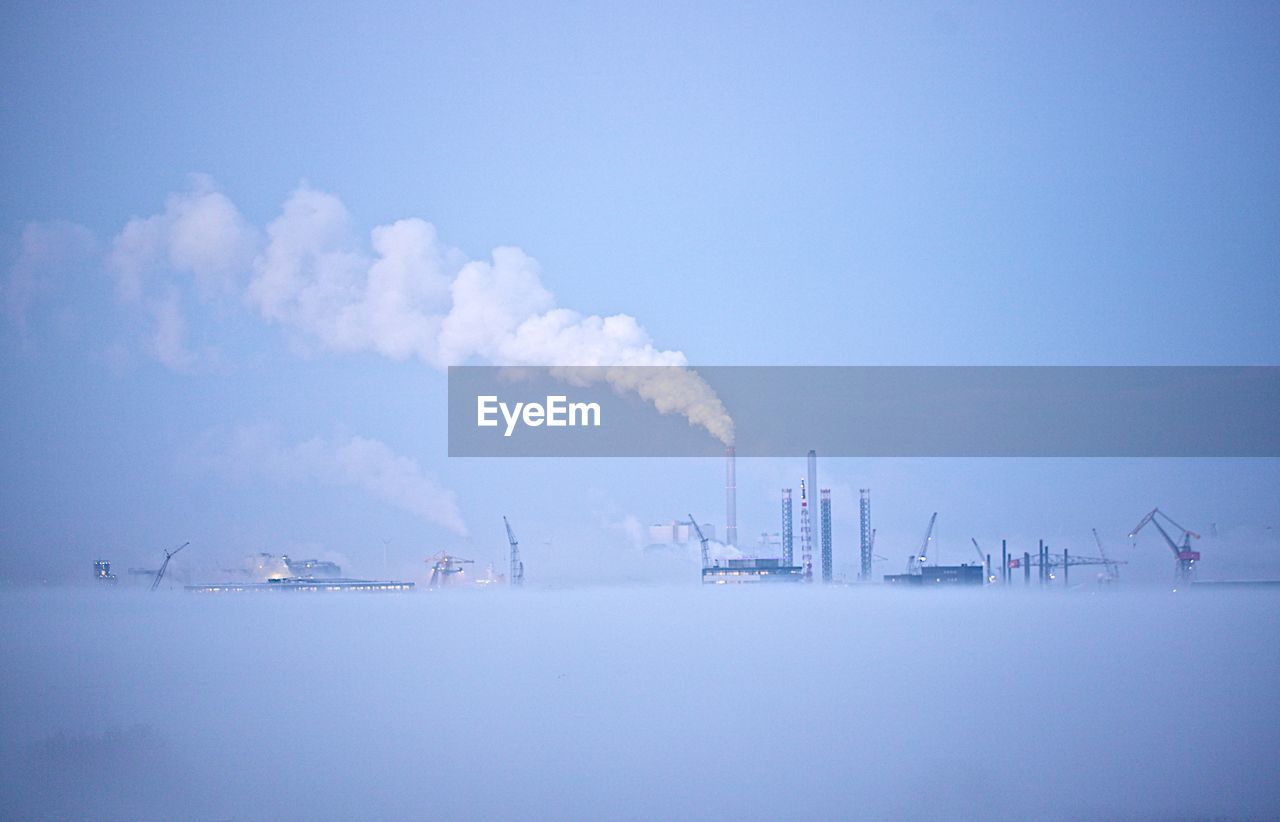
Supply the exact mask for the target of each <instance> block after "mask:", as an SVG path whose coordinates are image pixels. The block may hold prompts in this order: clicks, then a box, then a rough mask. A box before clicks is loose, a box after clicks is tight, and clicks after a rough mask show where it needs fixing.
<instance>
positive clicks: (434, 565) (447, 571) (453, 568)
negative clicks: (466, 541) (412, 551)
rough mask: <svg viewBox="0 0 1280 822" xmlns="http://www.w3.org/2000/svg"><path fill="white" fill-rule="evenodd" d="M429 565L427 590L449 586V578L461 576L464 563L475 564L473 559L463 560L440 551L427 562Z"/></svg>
mask: <svg viewBox="0 0 1280 822" xmlns="http://www.w3.org/2000/svg"><path fill="white" fill-rule="evenodd" d="M427 562H429V563H431V579H430V580H429V581H428V582H427V588H428V589H431V588H443V587H444V586H446V585H448V584H449V578H450V577H453V576H457V575H458V574H461V573H462V571H463V568H462V566H463V565H464V564H466V563H473V564H474V563H475V560H474V559H463V558H462V557H455V556H453V555H452V554H450V553H448V552H447V551H441V552H440V553H438V554H436V555H435V556H434V557H432V558H431V559H429V560H427Z"/></svg>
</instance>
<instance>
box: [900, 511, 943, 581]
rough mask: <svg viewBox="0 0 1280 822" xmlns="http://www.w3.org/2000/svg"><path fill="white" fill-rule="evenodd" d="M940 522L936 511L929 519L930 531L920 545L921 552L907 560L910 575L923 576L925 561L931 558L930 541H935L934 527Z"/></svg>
mask: <svg viewBox="0 0 1280 822" xmlns="http://www.w3.org/2000/svg"><path fill="white" fill-rule="evenodd" d="M937 521H938V512H937V511H934V512H933V516H931V517H929V530H927V531H925V532H924V542H922V543H920V550H919V551H917V552H915V553H914V554H912V555H911V558H910V559H908V560H907V573H908V574H923V573H924V563H925V560H927V559H928V558H929V540H931V539H933V525H934V523H936V522H937Z"/></svg>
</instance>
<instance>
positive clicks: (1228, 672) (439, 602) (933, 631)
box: [0, 587, 1280, 819]
mask: <svg viewBox="0 0 1280 822" xmlns="http://www.w3.org/2000/svg"><path fill="white" fill-rule="evenodd" d="M1277 604H1280V598H1278V597H1277V595H1276V593H1275V592H1272V591H1265V590H1263V591H1240V592H1234V591H1195V592H1191V593H1189V594H1186V595H1183V594H1179V595H1172V594H1168V593H1164V592H1154V591H1146V592H1138V591H1123V590H1122V591H1115V592H1103V593H1084V592H1078V591H1077V592H1070V593H1061V592H1055V593H1044V592H1040V591H1032V592H1028V591H1017V590H1013V591H1007V592H992V591H956V592H945V591H937V592H934V591H889V590H883V589H880V588H870V589H869V588H830V589H818V588H807V589H778V588H773V589H748V590H700V589H697V588H692V587H690V588H647V589H630V588H610V589H605V588H601V589H576V590H560V591H537V590H529V591H522V592H510V591H492V592H474V591H457V592H447V593H439V592H437V593H429V592H426V591H424V590H419V591H416V592H414V593H412V594H405V595H359V594H337V595H311V596H308V595H279V594H266V595H239V596H235V595H232V596H216V595H215V596H201V595H189V594H184V593H178V592H173V593H165V592H160V593H157V594H155V595H147V594H145V593H143V592H137V591H125V590H113V591H105V590H104V591H71V590H65V591H32V592H6V593H3V594H0V618H2V619H3V623H4V625H5V629H4V631H3V632H2V634H0V653H2V654H3V658H4V659H5V669H6V675H5V677H4V678H3V682H2V684H0V697H2V698H3V717H4V719H3V721H2V728H0V730H2V733H0V756H2V761H0V766H2V767H0V774H2V776H0V780H2V781H0V816H3V817H6V818H94V819H281V818H283V819H353V818H365V819H378V818H448V819H493V818H503V819H546V818H560V819H587V818H591V819H601V818H607V819H655V818H703V819H779V818H833V817H855V818H856V817H861V818H898V819H939V818H955V819H964V818H970V819H976V818H982V819H1028V818H1037V819H1080V818H1110V819H1168V818H1196V817H1227V818H1274V817H1275V816H1277V814H1280V787H1278V786H1277V783H1276V780H1275V778H1274V777H1275V758H1276V755H1277V753H1280V722H1277V708H1276V701H1275V698H1276V695H1277V694H1278V693H1280V648H1278V646H1277V644H1276V642H1275V639H1274V637H1275V630H1276V628H1277V627H1278V626H1277V623H1278V622H1280V620H1278V619H1277V613H1278V609H1277Z"/></svg>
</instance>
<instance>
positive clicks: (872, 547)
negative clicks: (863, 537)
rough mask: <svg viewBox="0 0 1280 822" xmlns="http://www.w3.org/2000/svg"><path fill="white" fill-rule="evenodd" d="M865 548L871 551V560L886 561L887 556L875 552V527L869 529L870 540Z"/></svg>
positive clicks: (887, 559)
mask: <svg viewBox="0 0 1280 822" xmlns="http://www.w3.org/2000/svg"><path fill="white" fill-rule="evenodd" d="M867 549H868V550H870V551H871V561H872V562H888V561H889V558H888V557H882V556H880V555H879V554H877V553H876V529H874V528H872V529H871V540H870V541H869V542H868V543H867Z"/></svg>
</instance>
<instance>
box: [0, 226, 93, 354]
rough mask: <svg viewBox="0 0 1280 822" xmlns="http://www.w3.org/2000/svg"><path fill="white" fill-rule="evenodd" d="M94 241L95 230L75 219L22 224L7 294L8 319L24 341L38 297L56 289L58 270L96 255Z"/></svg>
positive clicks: (62, 272)
mask: <svg viewBox="0 0 1280 822" xmlns="http://www.w3.org/2000/svg"><path fill="white" fill-rule="evenodd" d="M94 245H95V243H94V239H93V233H92V232H90V231H89V229H87V228H85V227H84V226H82V225H77V224H75V223H69V222H48V223H27V224H26V225H24V226H23V227H22V237H21V238H20V240H19V245H18V253H17V257H16V259H15V260H14V261H13V265H11V266H10V268H9V276H8V279H7V280H6V282H5V290H4V291H5V293H4V298H5V313H6V315H7V317H8V319H9V322H10V323H11V324H12V325H13V327H14V328H15V329H16V330H17V332H18V335H19V336H20V337H21V338H22V339H23V340H24V341H25V340H26V337H27V330H28V319H29V314H30V311H31V307H32V305H33V304H34V303H35V302H36V300H37V298H38V297H39V296H41V295H42V294H44V293H46V292H49V291H52V290H53V289H54V285H55V279H56V277H57V275H58V274H63V275H65V274H66V272H67V271H68V270H69V269H72V268H76V267H78V266H79V265H81V264H82V263H83V262H84V261H85V260H87V259H89V258H90V257H91V256H93V255H94Z"/></svg>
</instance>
